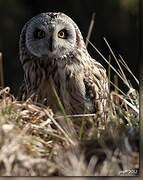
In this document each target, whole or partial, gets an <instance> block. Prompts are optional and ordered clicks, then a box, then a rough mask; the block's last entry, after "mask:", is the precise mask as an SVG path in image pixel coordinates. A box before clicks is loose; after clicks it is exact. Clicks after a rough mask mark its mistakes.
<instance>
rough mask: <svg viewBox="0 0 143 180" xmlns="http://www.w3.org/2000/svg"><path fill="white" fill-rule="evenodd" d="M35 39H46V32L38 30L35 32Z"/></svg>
mask: <svg viewBox="0 0 143 180" xmlns="http://www.w3.org/2000/svg"><path fill="white" fill-rule="evenodd" d="M34 37H35V38H36V39H42V38H44V37H45V32H44V31H43V30H41V29H37V30H36V31H35V32H34Z"/></svg>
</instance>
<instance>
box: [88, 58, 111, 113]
mask: <svg viewBox="0 0 143 180" xmlns="http://www.w3.org/2000/svg"><path fill="white" fill-rule="evenodd" d="M84 84H85V88H86V97H87V98H89V99H90V100H91V101H92V104H93V105H94V107H95V111H96V112H97V111H100V112H105V111H106V110H107V106H108V104H107V101H108V93H109V88H108V78H107V75H106V70H105V69H104V67H103V66H102V65H101V64H100V63H98V62H97V61H96V60H94V59H91V60H90V63H89V66H88V67H87V66H86V68H85V77H84Z"/></svg>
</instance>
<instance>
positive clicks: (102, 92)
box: [19, 12, 108, 114]
mask: <svg viewBox="0 0 143 180" xmlns="http://www.w3.org/2000/svg"><path fill="white" fill-rule="evenodd" d="M19 49H20V61H21V64H22V66H23V70H24V82H23V84H22V86H21V89H20V94H21V95H20V96H19V97H20V98H22V99H27V98H30V97H31V98H33V99H34V100H35V101H36V102H38V103H42V104H45V105H46V106H49V107H51V108H52V110H53V111H54V112H57V111H58V110H59V109H60V108H59V100H60V104H62V106H63V107H64V109H65V112H66V113H67V114H84V113H97V112H100V113H102V114H104V112H105V111H106V108H107V97H108V79H107V75H106V70H105V69H104V67H103V66H102V65H101V64H100V63H99V62H97V61H96V60H95V59H93V58H92V57H91V56H90V55H89V53H88V51H87V49H86V46H85V43H84V40H83V37H82V34H81V32H80V30H79V28H78V26H77V25H76V23H75V22H74V21H73V20H72V19H71V18H70V17H68V16H67V15H65V14H63V13H61V12H58V13H56V12H47V13H41V14H39V15H37V16H35V17H33V18H32V19H30V20H29V21H28V22H27V23H26V24H25V25H24V27H23V29H22V32H21V35H20V42H19ZM57 97H58V98H57ZM57 99H58V100H57Z"/></svg>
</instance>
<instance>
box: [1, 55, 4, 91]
mask: <svg viewBox="0 0 143 180" xmlns="http://www.w3.org/2000/svg"><path fill="white" fill-rule="evenodd" d="M0 86H1V87H2V88H4V75H3V59H2V53H1V52H0Z"/></svg>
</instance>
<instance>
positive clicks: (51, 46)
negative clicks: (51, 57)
mask: <svg viewBox="0 0 143 180" xmlns="http://www.w3.org/2000/svg"><path fill="white" fill-rule="evenodd" d="M49 51H51V52H52V51H53V38H52V36H51V37H50V39H49Z"/></svg>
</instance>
